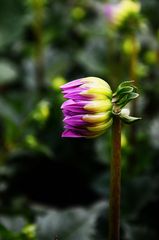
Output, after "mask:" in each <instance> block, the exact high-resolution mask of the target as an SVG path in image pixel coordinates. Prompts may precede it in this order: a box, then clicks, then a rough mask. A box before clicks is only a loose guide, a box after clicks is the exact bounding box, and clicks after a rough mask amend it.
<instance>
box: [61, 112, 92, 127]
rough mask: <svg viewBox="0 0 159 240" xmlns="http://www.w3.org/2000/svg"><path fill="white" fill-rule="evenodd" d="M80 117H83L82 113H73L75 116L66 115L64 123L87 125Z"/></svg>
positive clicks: (78, 125)
mask: <svg viewBox="0 0 159 240" xmlns="http://www.w3.org/2000/svg"><path fill="white" fill-rule="evenodd" d="M82 117H83V115H75V116H71V117H66V118H65V119H64V123H65V124H68V125H71V126H74V127H80V126H82V127H83V126H86V125H88V123H86V122H85V121H83V119H82Z"/></svg>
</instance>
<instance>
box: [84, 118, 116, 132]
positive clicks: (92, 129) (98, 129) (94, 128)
mask: <svg viewBox="0 0 159 240" xmlns="http://www.w3.org/2000/svg"><path fill="white" fill-rule="evenodd" d="M112 122H113V119H112V118H111V119H110V120H109V121H108V122H104V123H101V124H98V125H96V126H92V127H87V129H88V130H89V131H90V132H101V131H104V130H105V129H107V128H108V127H110V126H111V125H112Z"/></svg>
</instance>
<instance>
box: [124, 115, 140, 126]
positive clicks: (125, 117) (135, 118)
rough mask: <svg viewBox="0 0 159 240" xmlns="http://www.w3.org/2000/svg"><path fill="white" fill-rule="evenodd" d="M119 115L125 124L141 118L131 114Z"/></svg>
mask: <svg viewBox="0 0 159 240" xmlns="http://www.w3.org/2000/svg"><path fill="white" fill-rule="evenodd" d="M119 116H120V118H121V119H122V121H123V122H124V123H127V124H131V123H134V122H137V121H139V120H141V118H137V117H132V116H121V115H119Z"/></svg>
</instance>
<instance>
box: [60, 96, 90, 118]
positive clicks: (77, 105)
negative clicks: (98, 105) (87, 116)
mask: <svg viewBox="0 0 159 240" xmlns="http://www.w3.org/2000/svg"><path fill="white" fill-rule="evenodd" d="M88 103H89V101H74V100H72V99H69V100H67V101H66V102H64V103H63V104H62V106H61V108H62V109H64V110H67V111H71V112H74V113H78V114H83V113H86V112H87V111H86V110H84V109H83V107H84V106H85V105H86V104H88Z"/></svg>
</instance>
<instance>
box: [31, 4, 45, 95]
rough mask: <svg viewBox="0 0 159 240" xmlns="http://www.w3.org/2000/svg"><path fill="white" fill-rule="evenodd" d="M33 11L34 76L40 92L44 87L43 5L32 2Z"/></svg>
mask: <svg viewBox="0 0 159 240" xmlns="http://www.w3.org/2000/svg"><path fill="white" fill-rule="evenodd" d="M33 11H34V14H35V19H34V23H33V30H34V33H35V38H36V40H35V41H36V43H35V74H36V82H37V86H38V88H39V89H40V90H41V89H42V88H43V86H44V44H43V21H44V3H43V2H42V3H41V4H39V3H38V1H37V0H33Z"/></svg>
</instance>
